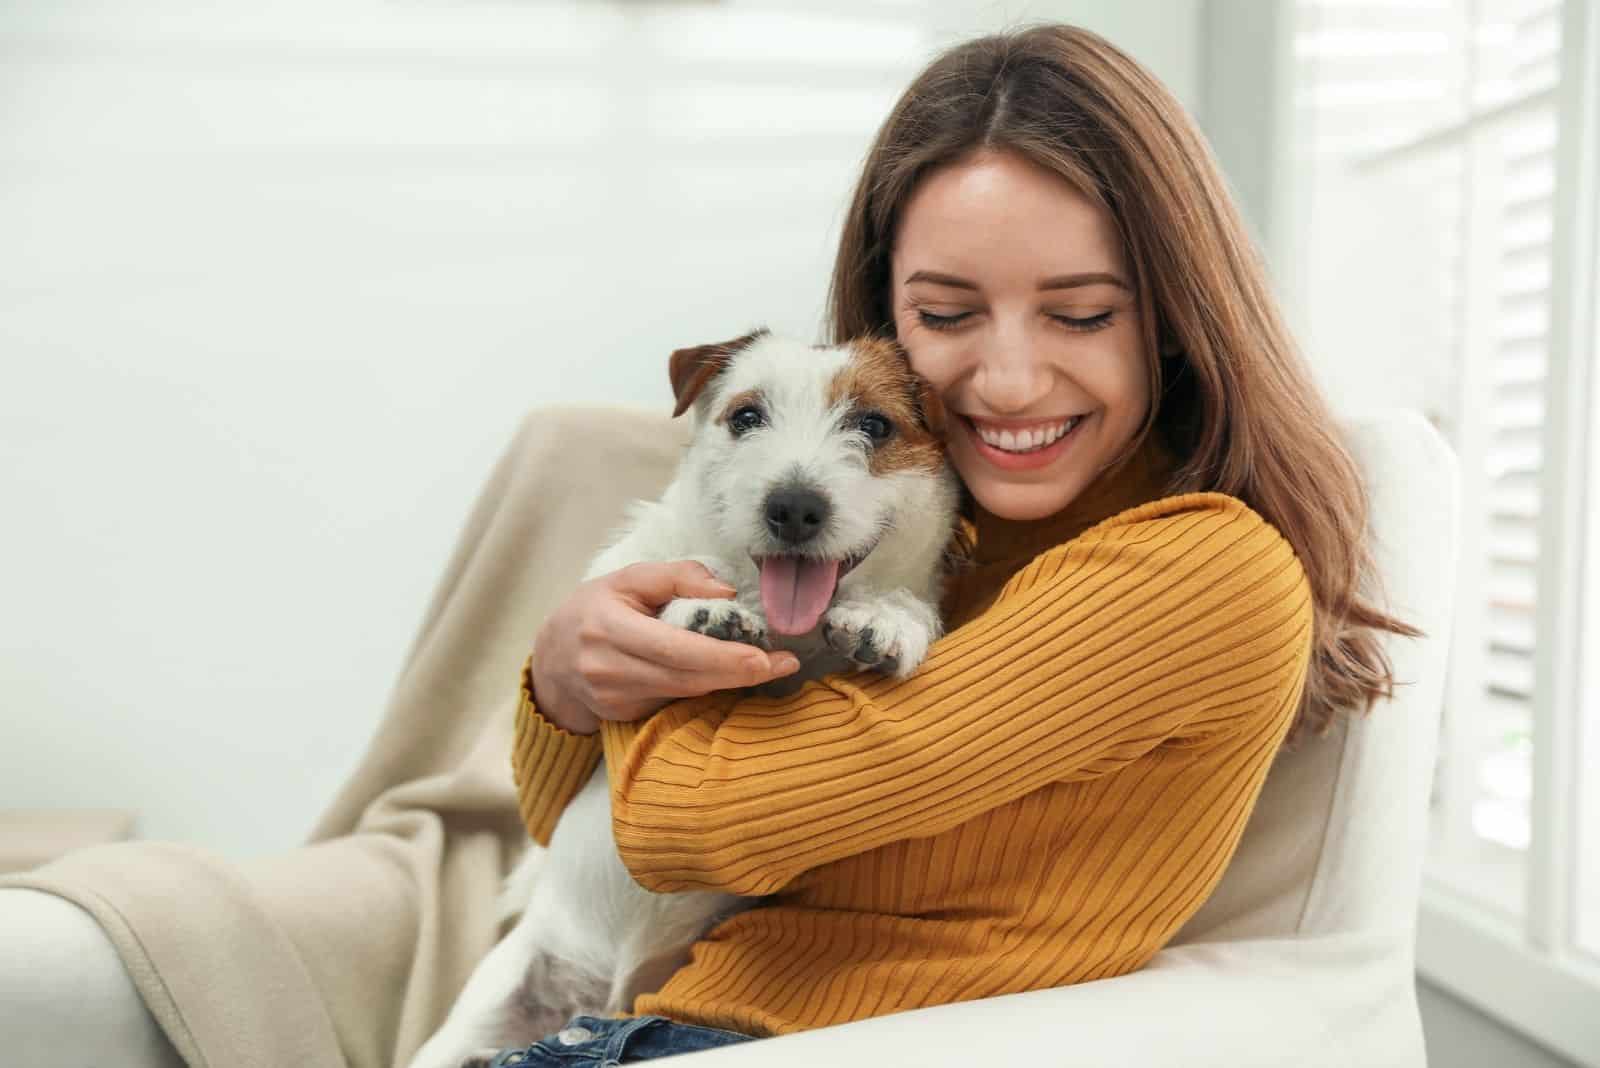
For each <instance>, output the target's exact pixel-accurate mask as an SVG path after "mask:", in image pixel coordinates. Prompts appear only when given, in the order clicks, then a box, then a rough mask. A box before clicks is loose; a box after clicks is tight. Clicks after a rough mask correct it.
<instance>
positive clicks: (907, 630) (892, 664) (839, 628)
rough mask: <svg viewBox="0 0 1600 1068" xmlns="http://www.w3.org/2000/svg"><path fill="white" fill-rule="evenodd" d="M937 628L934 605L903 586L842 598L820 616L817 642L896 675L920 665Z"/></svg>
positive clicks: (940, 626)
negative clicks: (819, 634) (821, 638)
mask: <svg viewBox="0 0 1600 1068" xmlns="http://www.w3.org/2000/svg"><path fill="white" fill-rule="evenodd" d="M943 631H944V624H943V621H942V620H940V618H939V612H938V609H937V608H936V607H935V606H933V605H931V604H929V603H928V602H927V601H925V600H923V599H922V598H920V597H918V596H917V595H916V594H914V593H912V592H911V591H910V590H905V589H899V590H890V591H888V592H887V593H881V594H877V593H875V594H872V595H871V596H865V597H863V596H852V597H848V598H845V599H843V600H840V601H837V602H835V603H834V605H833V607H831V608H829V609H828V611H827V613H826V614H825V615H823V617H822V637H823V640H824V641H826V642H827V643H828V645H829V646H830V647H832V649H833V650H834V652H836V653H838V654H839V655H840V656H842V657H844V658H845V659H846V660H848V661H850V662H851V663H853V664H855V665H857V666H858V667H863V668H872V669H874V670H876V671H881V672H883V673H884V674H885V675H893V676H894V677H895V678H898V679H903V678H905V677H906V676H908V675H910V674H911V673H912V672H913V671H916V670H917V668H918V667H919V666H921V664H922V661H923V660H924V659H926V658H927V655H928V648H929V646H931V645H932V644H933V643H934V641H935V640H937V639H938V637H939V635H940V634H942V633H943Z"/></svg>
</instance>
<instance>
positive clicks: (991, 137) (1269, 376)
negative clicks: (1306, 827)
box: [828, 25, 1421, 747]
mask: <svg viewBox="0 0 1600 1068" xmlns="http://www.w3.org/2000/svg"><path fill="white" fill-rule="evenodd" d="M981 151H1004V152H1011V153H1015V154H1016V155H1018V156H1020V157H1022V158H1024V159H1027V160H1030V161H1032V162H1033V163H1035V164H1038V165H1040V166H1042V167H1045V168H1048V169H1049V170H1051V171H1054V172H1055V173H1057V174H1059V175H1060V176H1061V177H1062V178H1064V179H1066V180H1067V182H1069V183H1070V184H1071V185H1072V186H1073V187H1074V188H1075V189H1076V190H1077V191H1078V192H1080V193H1082V194H1083V195H1085V196H1087V197H1089V198H1090V199H1091V200H1093V201H1094V202H1096V203H1097V204H1099V205H1100V206H1102V207H1103V208H1104V209H1106V210H1107V211H1108V212H1109V213H1110V215H1111V217H1112V218H1113V219H1114V220H1115V222H1116V226H1117V230H1118V233H1119V234H1120V237H1121V240H1122V243H1123V247H1124V249H1125V250H1126V252H1127V259H1128V265H1129V268H1130V270H1131V271H1132V272H1133V275H1134V291H1135V294H1136V297H1137V300H1138V307H1139V308H1140V310H1141V315H1140V318H1141V320H1142V331H1143V335H1144V350H1145V354H1146V355H1145V359H1146V363H1147V367H1148V371H1149V375H1150V382H1151V392H1150V395H1151V397H1153V398H1156V400H1155V402H1154V403H1152V404H1151V405H1150V411H1149V414H1148V416H1147V417H1146V421H1145V424H1144V426H1143V428H1142V429H1141V430H1140V432H1139V433H1138V434H1137V435H1135V438H1134V441H1133V444H1132V446H1131V447H1130V448H1131V449H1136V448H1138V447H1139V446H1140V445H1141V444H1142V443H1143V442H1144V440H1145V437H1146V435H1148V434H1151V433H1156V434H1160V435H1161V436H1162V439H1163V441H1164V442H1165V444H1166V445H1167V447H1168V448H1169V449H1171V450H1172V452H1173V453H1174V455H1176V456H1177V457H1178V458H1179V460H1180V466H1179V467H1178V469H1177V471H1176V472H1175V474H1174V476H1173V479H1172V483H1171V485H1170V486H1169V487H1168V488H1167V492H1168V493H1169V494H1179V493H1193V492H1200V491H1212V492H1217V493H1226V494H1229V495H1231V496H1234V497H1237V498H1239V499H1240V500H1242V501H1244V502H1245V503H1246V504H1248V505H1249V506H1250V507H1251V508H1253V509H1254V510H1255V511H1257V512H1258V513H1260V515H1261V516H1262V517H1263V518H1265V519H1266V520H1267V521H1268V522H1269V523H1271V524H1272V525H1273V526H1274V527H1276V528H1277V529H1278V531H1279V532H1280V533H1282V534H1283V536H1284V538H1286V539H1287V540H1288V542H1289V544H1290V545H1292V546H1293V547H1294V550H1295V552H1296V554H1297V555H1298V556H1299V558H1300V561H1301V563H1302V565H1303V566H1304V567H1305V569H1306V573H1307V575H1308V576H1309V578H1310V581H1311V588H1312V593H1313V597H1314V599H1315V602H1316V607H1315V620H1314V626H1313V638H1312V643H1313V644H1312V654H1311V655H1312V662H1311V666H1310V670H1309V672H1308V675H1307V679H1306V686H1305V692H1304V694H1303V696H1302V698H1301V702H1300V708H1299V710H1298V714H1297V715H1296V717H1295V722H1294V725H1293V726H1292V727H1291V728H1290V731H1289V735H1288V738H1287V739H1286V741H1285V745H1286V746H1289V747H1293V746H1294V745H1295V744H1296V743H1297V742H1298V741H1299V740H1300V739H1301V738H1302V737H1303V736H1304V735H1305V734H1306V733H1307V732H1312V733H1315V734H1318V735H1321V734H1325V733H1327V731H1328V728H1329V727H1330V725H1331V724H1332V722H1333V719H1334V717H1335V716H1336V715H1337V714H1339V713H1340V712H1341V711H1344V712H1359V713H1360V714H1363V715H1364V714H1366V713H1367V712H1368V711H1370V710H1371V707H1372V704H1373V702H1374V701H1375V700H1376V699H1377V698H1379V697H1387V696H1390V695H1392V693H1393V687H1394V673H1393V669H1392V667H1391V665H1390V663H1389V660H1388V658H1387V656H1385V654H1384V651H1383V648H1382V646H1381V645H1380V644H1379V641H1378V636H1377V634H1376V633H1375V630H1377V629H1382V630H1387V631H1391V632H1393V633H1395V634H1402V635H1406V636H1409V637H1417V636H1420V634H1421V632H1420V631H1418V630H1416V629H1415V628H1414V627H1412V626H1410V625H1409V624H1407V623H1404V622H1402V621H1400V620H1398V619H1395V618H1393V617H1392V616H1390V615H1388V614H1387V613H1385V612H1384V611H1382V610H1380V609H1379V608H1378V607H1376V605H1375V604H1374V603H1373V602H1372V601H1371V600H1369V599H1368V596H1369V593H1372V592H1376V591H1379V590H1380V589H1381V584H1380V582H1379V577H1378V575H1377V572H1376V569H1375V566H1374V563H1373V559H1372V554H1371V550H1370V547H1369V545H1368V542H1367V511H1368V501H1367V494H1366V489H1365V487H1364V486H1363V485H1362V482H1361V477H1360V473H1359V471H1358V469H1357V467H1356V464H1355V462H1354V460H1353V459H1352V458H1351V456H1350V453H1349V451H1348V449H1347V448H1346V446H1345V444H1344V442H1343V441H1342V440H1341V436H1340V434H1339V432H1338V429H1337V427H1336V425H1335V423H1334V420H1333V417H1332V414H1331V412H1330V411H1329V409H1328V406H1327V403H1326V401H1325V400H1324V399H1323V397H1322V394H1321V392H1320V391H1319V390H1318V388H1317V386H1316V384H1315V382H1314V380H1313V378H1312V376H1311V373H1310V370H1309V368H1308V367H1307V366H1306V364H1305V362H1304V359H1303V358H1302V357H1301V356H1300V354H1299V353H1298V352H1297V350H1296V349H1295V346H1294V343H1293V341H1292V340H1291V338H1290V336H1289V331H1288V329H1287V327H1286V326H1285V325H1284V322H1283V319H1282V316H1281V314H1280V312H1279V310H1278V307H1277V304H1276V302H1275V301H1274V299H1273V297H1272V295H1271V293H1270V291H1269V289H1268V285H1267V281H1266V271H1265V268H1264V266H1263V264H1262V262H1261V259H1260V256H1259V254H1258V253H1257V251H1256V249H1255V246H1254V244H1253V243H1252V242H1251V240H1250V238H1249V236H1248V234H1247V232H1246V230H1245V227H1244V224H1243V222H1242V221H1241V219H1240V217H1239V213H1238V210H1237V208H1235V206H1234V203H1233V200H1232V198H1231V197H1230V196H1229V194H1228V191H1227V187H1226V185H1225V184H1224V182H1223V180H1222V177H1221V175H1220V172H1219V169H1218V167H1217V165H1216V162H1215V160H1214V159H1213V158H1212V155H1211V152H1210V150H1209V148H1208V147H1207V145H1206V142H1205V140H1204V138H1203V137H1202V136H1201V135H1200V133H1199V131H1198V130H1197V129H1196V127H1195V126H1194V123H1193V121H1192V120H1191V119H1190V118H1189V117H1188V115H1187V114H1186V113H1185V111H1184V109H1183V107H1182V105H1180V104H1179V103H1178V102H1177V100H1176V99H1174V98H1173V97H1172V95H1171V94H1170V93H1169V92H1168V91H1167V90H1166V88H1165V87H1164V86H1162V85H1161V83H1160V82H1158V81H1157V80H1156V79H1155V78H1154V77H1153V76H1151V75H1150V74H1149V73H1148V72H1146V71H1145V70H1144V69H1143V68H1142V67H1140V66H1139V65H1138V64H1137V63H1135V62H1134V61H1133V60H1132V59H1130V58H1129V57H1128V56H1127V55H1126V54H1125V53H1123V52H1122V51H1120V50H1118V49H1117V48H1116V47H1115V46H1113V45H1112V44H1111V43H1110V42H1108V41H1106V40H1105V39H1104V38H1102V37H1100V36H1098V35H1096V34H1094V33H1091V32H1089V31H1087V30H1084V29H1080V28H1078V27H1075V26H1066V25H1033V26H1028V27H1024V28H1021V29H1014V30H1010V31H1007V32H1004V33H998V34H993V35H990V36H987V37H980V38H977V39H975V40H971V41H967V42H965V43H962V44H959V45H956V46H954V47H952V48H950V49H948V50H947V51H945V52H944V53H942V54H941V55H939V56H938V57H937V58H936V59H935V60H934V61H933V63H932V64H931V65H930V66H929V67H928V68H927V69H926V70H924V71H923V72H922V73H921V74H920V75H919V76H918V77H917V79H916V80H915V81H914V82H912V84H911V86H910V87H909V88H908V89H907V90H906V92H905V93H904V94H903V95H902V96H901V98H900V100H899V101H898V102H897V103H896V104H895V106H894V110H893V111H892V112H891V113H890V115H889V117H888V119H887V120H885V122H884V124H883V127H882V129H880V130H879V131H878V136H877V139H876V140H875V141H874V143H873V145H872V149H871V151H870V153H869V154H868V156H867V160H866V164H865V167H864V168H863V172H862V175H861V180H860V182H859V184H858V185H857V186H856V191H855V196H854V200H853V202H852V203H851V205H850V210H849V214H848V215H847V216H846V218H845V221H844V228H843V232H842V235H841V238H840V243H839V255H838V259H837V260H836V262H835V264H834V272H833V280H832V284H831V287H830V289H829V295H828V319H829V329H830V330H831V333H832V343H834V344H842V343H844V342H845V341H847V340H849V339H851V338H855V337H860V336H863V335H879V336H885V335H886V336H890V337H893V336H894V334H895V327H894V312H893V307H892V305H891V303H890V301H891V297H892V294H891V293H890V285H891V279H890V268H889V263H890V251H891V249H892V247H893V241H894V236H895V227H896V224H897V222H898V220H899V218H900V213H901V210H902V209H903V207H904V205H905V203H906V201H907V199H908V198H909V197H910V195H911V193H912V191H913V190H914V189H915V188H916V186H917V183H918V181H919V180H920V179H921V178H923V177H924V176H926V175H927V174H928V173H929V172H930V171H931V170H932V169H933V168H936V167H940V166H943V165H946V164H950V163H956V162H959V161H962V160H964V159H966V158H967V157H969V156H970V155H972V154H974V153H977V152H981ZM1164 351H1165V353H1166V354H1165V355H1163V354H1162V353H1163V352H1164ZM1363 587H1365V588H1366V590H1367V591H1369V592H1363Z"/></svg>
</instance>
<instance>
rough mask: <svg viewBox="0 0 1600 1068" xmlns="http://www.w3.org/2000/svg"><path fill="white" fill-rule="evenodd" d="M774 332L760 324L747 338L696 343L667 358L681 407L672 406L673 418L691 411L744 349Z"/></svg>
mask: <svg viewBox="0 0 1600 1068" xmlns="http://www.w3.org/2000/svg"><path fill="white" fill-rule="evenodd" d="M770 333H772V331H770V330H768V329H767V328H766V327H764V326H760V327H757V328H756V329H754V330H752V331H750V333H748V334H746V335H744V336H743V337H736V338H734V339H733V340H732V341H719V342H717V343H716V344H713V345H696V346H694V348H690V349H679V350H678V351H676V352H674V353H673V354H672V358H671V359H669V360H668V361H667V374H668V375H669V376H670V377H671V379H672V396H673V397H674V398H676V400H677V402H678V404H677V407H675V408H673V409H672V417H673V418H674V419H676V418H677V417H678V416H680V415H682V414H683V413H684V412H686V411H688V410H689V405H691V404H693V403H694V400H695V398H696V397H698V396H700V392H701V390H703V389H705V388H706V383H707V382H710V381H711V380H712V379H713V378H715V377H717V375H719V374H721V373H722V371H723V369H724V368H726V367H727V366H728V363H729V361H731V360H732V359H733V358H734V357H735V356H736V355H738V354H739V353H740V352H743V351H744V350H745V349H747V348H749V347H750V346H751V345H752V344H754V343H755V342H756V341H757V340H758V339H759V338H763V337H766V336H767V335H768V334H770Z"/></svg>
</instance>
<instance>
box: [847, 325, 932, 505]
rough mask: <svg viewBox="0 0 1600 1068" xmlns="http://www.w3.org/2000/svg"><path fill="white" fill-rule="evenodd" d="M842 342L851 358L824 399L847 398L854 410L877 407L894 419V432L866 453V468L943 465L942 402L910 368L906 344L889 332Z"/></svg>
mask: <svg viewBox="0 0 1600 1068" xmlns="http://www.w3.org/2000/svg"><path fill="white" fill-rule="evenodd" d="M847 347H848V348H849V349H850V351H851V355H852V358H851V360H850V362H849V364H847V365H846V366H845V368H844V369H843V370H842V371H840V372H839V373H838V374H837V375H836V376H835V377H834V380H833V381H832V382H831V383H830V384H829V387H828V403H829V404H838V403H840V402H842V401H848V403H849V404H850V407H851V408H852V409H854V410H855V411H856V412H857V413H858V414H862V415H864V414H866V413H867V412H869V411H871V412H878V413H880V414H882V415H883V416H885V417H887V418H888V420H889V421H890V422H891V423H893V424H894V431H893V433H891V434H890V435H889V437H888V438H887V439H886V440H884V441H883V442H882V444H879V445H877V446H876V447H875V448H874V449H873V450H872V451H871V452H870V453H869V454H868V457H867V467H868V469H869V470H870V471H871V472H872V473H873V474H874V475H883V474H887V473H888V472H891V471H937V470H938V469H939V468H940V467H942V466H944V463H945V456H944V433H945V410H944V404H943V402H941V401H940V400H939V394H938V392H937V391H936V390H935V389H934V388H933V385H932V384H931V383H930V382H929V381H928V380H927V379H925V378H923V377H922V376H921V375H919V374H917V373H916V372H915V371H913V370H912V369H911V362H910V360H908V359H907V358H906V353H905V350H904V349H903V348H901V347H900V345H899V343H898V342H896V341H893V340H891V339H888V338H864V339H860V340H857V341H852V342H850V344H849V345H848V346H847Z"/></svg>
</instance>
